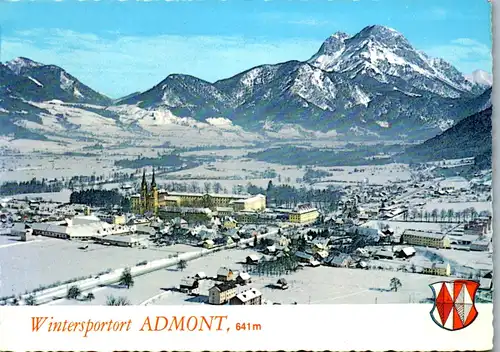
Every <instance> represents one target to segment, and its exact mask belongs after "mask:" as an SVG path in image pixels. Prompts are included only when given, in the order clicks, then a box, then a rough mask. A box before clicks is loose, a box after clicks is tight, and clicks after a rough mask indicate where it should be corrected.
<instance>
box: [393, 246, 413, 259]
mask: <svg viewBox="0 0 500 352" xmlns="http://www.w3.org/2000/svg"><path fill="white" fill-rule="evenodd" d="M415 254H416V251H415V248H413V247H404V248H402V249H400V250H398V251H396V256H397V257H398V258H410V257H413V256H414V255H415Z"/></svg>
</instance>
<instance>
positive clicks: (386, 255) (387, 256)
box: [373, 250, 394, 259]
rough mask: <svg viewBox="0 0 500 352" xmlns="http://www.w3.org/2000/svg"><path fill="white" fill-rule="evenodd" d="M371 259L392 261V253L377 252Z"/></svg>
mask: <svg viewBox="0 0 500 352" xmlns="http://www.w3.org/2000/svg"><path fill="white" fill-rule="evenodd" d="M373 259H394V253H393V252H391V251H386V250H379V251H376V252H375V253H374V254H373Z"/></svg>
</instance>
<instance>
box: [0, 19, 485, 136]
mask: <svg viewBox="0 0 500 352" xmlns="http://www.w3.org/2000/svg"><path fill="white" fill-rule="evenodd" d="M485 77H486V76H485V75H483V74H480V73H476V74H475V75H473V79H468V78H466V77H465V76H464V75H463V74H462V73H461V72H459V71H458V70H457V69H456V68H455V67H453V66H452V65H450V64H449V63H447V62H445V61H444V60H442V59H439V58H431V57H429V56H427V55H426V54H425V53H422V52H420V51H418V50H416V49H415V48H413V47H412V45H411V44H410V43H409V42H408V40H407V39H406V38H405V37H404V36H403V35H402V34H400V33H398V32H397V31H395V30H393V29H390V28H387V27H383V26H369V27H366V28H364V29H362V30H361V31H360V32H359V33H357V34H355V35H353V36H351V35H348V34H346V33H341V32H337V33H335V34H333V35H332V36H330V37H329V38H327V39H326V40H325V41H324V43H323V44H322V45H321V47H320V48H319V50H318V52H317V53H315V54H314V55H312V56H311V58H310V59H309V60H306V61H296V60H292V61H287V62H284V63H278V64H274V65H261V66H257V67H253V68H251V69H249V70H247V71H244V72H242V73H239V74H237V75H235V76H233V77H230V78H227V79H223V80H220V81H217V82H214V83H211V82H207V81H204V80H202V79H199V78H196V77H193V76H189V75H180V74H173V75H169V76H168V77H166V78H165V79H164V80H163V81H161V82H160V83H159V84H157V85H156V86H154V87H153V88H151V89H149V90H147V91H145V92H142V93H137V94H132V95H129V96H126V97H123V98H121V99H118V100H116V101H112V100H111V99H109V98H107V97H105V96H103V95H102V94H99V93H97V92H96V91H94V90H92V89H91V88H89V87H88V86H86V85H84V84H82V83H81V82H80V81H78V79H76V78H75V77H74V76H72V75H70V74H69V73H67V72H66V71H65V70H63V69H62V68H60V67H57V66H54V65H44V64H41V63H38V62H35V61H32V60H30V59H27V58H18V59H15V60H12V61H10V62H8V63H6V64H5V65H2V64H0V122H1V125H0V132H1V134H6V133H13V132H14V133H16V134H17V135H19V134H21V135H23V136H26V135H28V136H29V135H30V133H31V132H30V131H33V129H30V128H31V127H30V126H32V127H33V126H35V125H36V131H37V132H36V133H39V132H40V131H44V129H43V128H42V127H43V125H44V123H45V122H44V121H51V122H50V123H57V124H58V126H63V127H64V128H66V129H67V130H68V135H72V134H73V133H76V132H77V131H78V129H79V128H80V127H81V126H85V129H86V131H87V130H88V131H91V129H92V128H94V127H93V126H95V130H96V132H99V128H98V126H99V124H101V122H102V121H106V124H112V125H113V126H114V127H113V128H118V129H119V128H122V129H125V130H127V131H129V132H130V131H131V130H133V131H144V129H146V130H148V129H150V130H148V131H149V132H147V133H150V132H151V131H153V132H152V133H154V130H161V128H160V129H159V128H158V127H157V126H160V125H162V126H163V125H165V126H166V125H172V124H177V125H183V126H184V125H185V126H188V125H189V126H190V128H195V129H200V128H201V129H204V130H206V127H207V126H211V127H210V128H215V129H222V128H224V129H225V130H227V129H228V126H229V127H230V129H231V130H233V131H234V133H236V134H240V133H243V132H242V131H240V128H244V129H246V130H250V131H255V132H257V131H258V132H263V133H264V134H267V135H268V136H271V135H272V136H273V137H276V136H279V135H280V134H282V132H283V131H294V134H298V135H303V136H305V137H306V136H314V135H322V136H342V135H344V136H347V137H348V136H350V135H355V136H360V135H365V136H369V137H370V138H373V137H374V136H379V137H385V138H387V137H388V138H406V137H408V138H411V139H427V138H430V137H433V136H435V135H437V134H438V133H441V132H442V131H444V130H446V129H448V128H449V127H451V126H453V125H454V124H455V123H456V122H457V121H460V120H461V119H462V118H464V117H466V116H470V115H472V114H474V113H476V112H478V111H481V110H483V109H485V108H486V107H488V106H491V88H489V89H488V86H487V85H485V84H484V82H485V81H486V78H485ZM50 101H52V102H54V101H56V103H54V104H53V103H50V104H47V102H50ZM127 112H128V113H127ZM84 116H86V118H88V119H90V120H92V119H96V118H97V120H99V121H97V120H96V121H95V123H94V122H93V121H83V120H82V119H83V118H84ZM102 119H104V120H102ZM101 120H102V121H101ZM54 121H55V122H54ZM222 122H223V123H222ZM33 124H35V125H33ZM40 126H42V127H40ZM78 126H80V127H78ZM151 126H155V127H154V129H153V127H151ZM81 128H83V127H81ZM88 131H87V132H88ZM200 131H201V130H200ZM283 134H284V132H283ZM245 138H246V137H245Z"/></svg>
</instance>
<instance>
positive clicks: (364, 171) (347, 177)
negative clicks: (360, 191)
mask: <svg viewBox="0 0 500 352" xmlns="http://www.w3.org/2000/svg"><path fill="white" fill-rule="evenodd" d="M322 169H324V170H325V171H328V172H330V173H332V176H329V177H326V178H324V179H323V180H322V182H321V183H318V184H316V186H320V185H323V186H328V185H329V184H333V185H336V184H339V183H345V182H347V183H357V182H362V181H364V180H365V179H367V180H368V182H369V183H372V184H377V185H383V184H387V183H389V182H395V181H406V180H410V170H409V168H408V166H407V165H404V164H390V165H383V166H380V165H376V166H355V167H354V166H338V167H334V168H322ZM340 169H343V171H337V170H340ZM355 170H357V171H356V172H355Z"/></svg>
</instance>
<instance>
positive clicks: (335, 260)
mask: <svg viewBox="0 0 500 352" xmlns="http://www.w3.org/2000/svg"><path fill="white" fill-rule="evenodd" d="M325 262H326V263H327V264H329V265H331V266H333V267H337V268H347V267H348V266H349V264H351V262H352V258H351V256H350V255H348V254H345V253H340V254H338V255H331V256H330V257H328V258H327V259H326V261H325Z"/></svg>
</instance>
